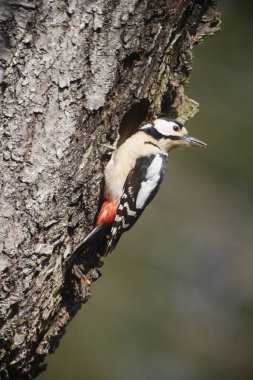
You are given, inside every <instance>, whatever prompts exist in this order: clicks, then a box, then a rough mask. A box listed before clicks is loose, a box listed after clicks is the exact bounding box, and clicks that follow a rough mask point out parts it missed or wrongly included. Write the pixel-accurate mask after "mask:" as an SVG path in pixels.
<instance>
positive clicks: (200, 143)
mask: <svg viewBox="0 0 253 380" xmlns="http://www.w3.org/2000/svg"><path fill="white" fill-rule="evenodd" d="M182 140H183V142H184V143H185V144H186V145H195V146H198V147H200V148H204V147H206V146H207V144H206V143H204V142H203V141H201V140H198V139H195V137H192V136H190V135H185V136H183V137H182Z"/></svg>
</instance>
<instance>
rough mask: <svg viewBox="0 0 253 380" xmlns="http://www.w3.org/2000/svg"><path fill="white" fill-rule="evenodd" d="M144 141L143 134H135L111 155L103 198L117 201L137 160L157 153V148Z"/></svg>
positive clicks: (145, 137)
mask: <svg viewBox="0 0 253 380" xmlns="http://www.w3.org/2000/svg"><path fill="white" fill-rule="evenodd" d="M146 140H147V136H146V134H145V133H135V134H134V135H132V136H131V137H129V138H128V139H127V140H126V141H125V142H124V143H123V144H122V145H121V146H120V147H119V148H118V149H117V150H116V151H115V152H114V153H113V155H112V157H111V159H110V161H109V162H108V164H107V165H106V168H105V193H104V196H105V198H107V199H113V200H118V201H119V200H120V198H121V195H122V191H123V186H124V183H125V180H126V178H127V176H128V173H129V172H130V170H132V169H133V168H134V165H135V162H136V160H137V158H138V157H141V156H145V155H148V154H152V153H154V154H156V153H157V152H158V151H159V148H158V147H156V146H154V145H151V144H145V141H146ZM151 140H152V139H151Z"/></svg>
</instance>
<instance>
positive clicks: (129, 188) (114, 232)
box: [105, 153, 168, 254]
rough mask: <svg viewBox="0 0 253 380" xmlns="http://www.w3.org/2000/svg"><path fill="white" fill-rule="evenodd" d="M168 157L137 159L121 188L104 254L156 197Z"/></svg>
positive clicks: (151, 155) (152, 155)
mask: <svg viewBox="0 0 253 380" xmlns="http://www.w3.org/2000/svg"><path fill="white" fill-rule="evenodd" d="M167 163H168V156H167V155H164V154H161V153H160V154H156V155H155V154H150V155H149V156H144V157H140V158H138V159H137V161H136V164H135V167H134V168H133V169H132V170H131V171H130V172H129V174H128V176H127V179H126V181H125V184H124V188H123V192H122V196H121V199H120V203H119V207H118V210H117V213H116V216H115V219H114V221H113V223H112V227H111V231H110V234H109V239H108V241H107V244H106V251H105V254H109V253H110V252H111V251H112V250H113V249H114V248H115V246H116V244H117V242H118V240H119V238H120V236H121V235H122V233H123V232H125V231H127V230H129V229H130V228H131V227H132V226H133V225H134V223H135V222H136V221H137V219H138V218H139V216H140V215H141V214H142V212H143V211H144V209H145V208H146V206H147V205H148V204H149V203H150V202H151V200H152V199H153V198H154V196H155V195H156V193H157V191H158V190H159V187H160V184H161V182H162V180H163V177H164V173H165V171H166V168H167Z"/></svg>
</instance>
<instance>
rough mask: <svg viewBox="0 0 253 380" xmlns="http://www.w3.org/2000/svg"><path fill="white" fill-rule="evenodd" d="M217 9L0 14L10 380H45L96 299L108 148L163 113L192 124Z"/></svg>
mask: <svg viewBox="0 0 253 380" xmlns="http://www.w3.org/2000/svg"><path fill="white" fill-rule="evenodd" d="M218 24H219V16H218V14H217V11H216V10H215V9H214V7H213V1H211V0H198V1H193V0H166V1H165V0H157V1H151V0H91V1H89V0H65V1H63V0H38V1H34V2H25V1H21V0H8V1H5V2H1V5H0V74H1V90H2V95H1V113H0V117H1V124H0V133H1V159H2V162H1V163H2V170H1V201H0V204H1V209H0V217H1V227H0V246H1V256H0V273H1V277H0V283H1V293H0V301H1V309H0V363H1V364H0V378H1V379H7V378H10V379H25V378H33V377H34V376H35V375H36V373H38V371H39V370H40V364H41V362H42V361H43V359H44V357H45V355H46V354H47V353H48V352H49V351H50V350H53V349H54V347H55V346H56V344H57V343H58V341H59V338H60V336H61V335H62V334H63V332H64V328H65V326H66V325H67V323H68V322H69V321H70V319H71V318H72V317H73V316H74V314H75V313H76V311H77V310H78V308H79V307H80V305H81V304H82V303H83V302H84V301H86V300H87V299H88V297H89V296H90V287H89V284H88V283H85V282H84V281H83V280H82V279H81V278H80V277H81V273H80V272H79V270H78V268H81V270H82V272H83V273H85V274H89V275H90V279H91V281H93V280H95V279H96V278H97V277H98V276H99V271H98V268H99V267H100V266H101V265H102V263H101V260H100V258H99V257H86V256H84V257H78V255H77V256H76V258H75V260H74V262H73V263H72V264H75V262H76V263H77V264H78V266H75V267H74V268H75V269H73V268H72V265H71V266H70V267H68V266H67V265H66V261H67V259H68V258H69V257H70V256H71V254H72V252H73V250H74V248H75V246H77V244H78V242H79V241H80V240H81V239H82V238H83V237H84V236H85V235H86V234H87V233H88V232H89V231H90V230H91V228H92V224H93V220H94V216H95V213H96V212H97V207H98V203H99V199H100V194H101V191H102V186H103V167H104V165H105V163H106V161H107V160H108V158H109V155H108V148H107V147H106V146H105V145H103V144H113V143H115V141H116V140H117V139H118V137H119V136H120V141H122V140H123V139H125V138H126V137H127V136H128V135H130V134H131V133H132V132H133V131H134V130H135V129H136V128H137V125H138V124H139V123H141V122H143V121H145V120H147V119H148V118H149V117H150V116H152V115H153V114H154V113H155V114H157V113H159V112H160V111H162V112H166V113H169V114H171V115H173V116H179V117H180V118H181V119H184V120H185V119H187V118H188V117H189V116H191V115H192V114H193V113H194V112H195V108H196V105H195V104H194V102H191V101H189V100H187V98H186V97H185V96H184V95H183V84H184V83H185V82H186V80H187V79H188V77H189V72H190V69H191V65H192V47H193V45H194V44H195V43H196V42H199V41H200V40H201V39H202V37H203V36H204V35H207V34H209V35H210V34H213V33H214V32H215V31H216V30H217V28H218Z"/></svg>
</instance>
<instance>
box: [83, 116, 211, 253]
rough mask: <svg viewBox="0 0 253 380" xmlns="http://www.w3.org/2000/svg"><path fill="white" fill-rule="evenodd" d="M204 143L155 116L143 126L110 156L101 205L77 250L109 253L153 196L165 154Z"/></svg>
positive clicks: (176, 123)
mask: <svg viewBox="0 0 253 380" xmlns="http://www.w3.org/2000/svg"><path fill="white" fill-rule="evenodd" d="M190 145H196V146H198V147H205V146H206V144H205V143H204V142H202V141H200V140H197V139H195V138H194V137H191V136H189V134H188V132H187V130H186V128H185V127H183V125H182V124H181V123H180V122H178V121H176V120H173V119H170V118H168V117H159V118H157V119H155V120H153V121H152V122H150V123H148V124H146V125H144V126H143V127H141V128H140V129H138V130H137V132H136V133H134V134H133V135H132V136H131V137H129V138H128V139H127V140H126V141H125V142H124V143H123V144H122V145H121V146H120V147H119V148H118V149H117V150H115V151H114V152H113V154H112V157H111V159H110V161H109V162H108V164H107V166H106V168H105V189H104V202H103V205H102V207H101V209H100V212H99V214H98V217H97V220H96V225H95V227H94V229H93V230H92V231H91V233H90V234H89V235H88V236H87V237H86V238H85V239H84V241H83V242H82V243H81V244H80V245H79V246H78V250H80V249H81V250H82V251H84V250H89V249H90V248H92V245H93V249H94V247H95V250H96V253H98V254H100V255H101V256H103V255H107V254H109V253H110V252H112V251H113V249H114V248H115V246H116V244H117V242H118V240H119V238H120V236H121V235H122V233H123V232H125V231H127V230H129V229H130V228H131V227H132V226H133V225H134V224H135V222H136V221H137V219H138V218H139V217H140V215H141V214H142V213H143V211H144V209H145V208H146V206H147V205H148V204H149V203H150V202H151V200H152V199H153V198H154V196H155V195H156V193H157V191H158V190H159V187H160V184H161V182H162V180H163V177H164V174H165V171H166V168H167V163H168V153H169V152H170V151H171V150H172V149H174V148H177V147H179V146H190Z"/></svg>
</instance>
